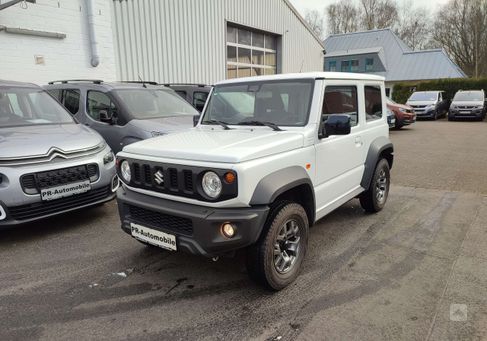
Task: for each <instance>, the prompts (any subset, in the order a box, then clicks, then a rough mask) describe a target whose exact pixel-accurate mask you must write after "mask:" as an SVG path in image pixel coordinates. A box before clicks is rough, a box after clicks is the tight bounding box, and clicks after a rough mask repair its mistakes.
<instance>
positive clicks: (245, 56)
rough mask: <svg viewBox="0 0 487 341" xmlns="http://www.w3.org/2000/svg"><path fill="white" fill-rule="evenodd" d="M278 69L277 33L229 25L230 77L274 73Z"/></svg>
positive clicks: (228, 60) (228, 64)
mask: <svg viewBox="0 0 487 341" xmlns="http://www.w3.org/2000/svg"><path fill="white" fill-rule="evenodd" d="M276 69H277V37H276V35H274V34H270V33H266V32H262V31H256V30H251V29H246V28H240V27H235V26H232V25H227V78H228V79H230V78H237V77H248V76H260V75H274V74H276Z"/></svg>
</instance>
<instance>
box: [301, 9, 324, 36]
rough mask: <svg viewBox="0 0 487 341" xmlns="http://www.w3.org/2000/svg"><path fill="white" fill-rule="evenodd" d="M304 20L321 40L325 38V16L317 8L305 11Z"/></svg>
mask: <svg viewBox="0 0 487 341" xmlns="http://www.w3.org/2000/svg"><path fill="white" fill-rule="evenodd" d="M304 20H306V22H307V23H308V25H309V26H310V27H311V29H312V30H313V31H314V32H315V33H316V35H318V37H320V38H321V39H322V40H323V39H324V38H325V37H324V35H325V18H324V16H323V15H322V14H321V13H320V12H319V11H317V10H312V11H306V14H305V16H304Z"/></svg>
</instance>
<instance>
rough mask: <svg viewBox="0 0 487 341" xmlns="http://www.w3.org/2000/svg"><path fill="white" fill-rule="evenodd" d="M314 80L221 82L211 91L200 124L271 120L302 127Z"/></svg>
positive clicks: (308, 106)
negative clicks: (222, 83)
mask: <svg viewBox="0 0 487 341" xmlns="http://www.w3.org/2000/svg"><path fill="white" fill-rule="evenodd" d="M313 85H314V80H311V79H303V80H284V81H272V82H271V81H260V82H252V83H250V82H249V83H237V84H224V85H219V86H216V87H215V89H214V90H213V93H212V95H211V97H210V98H209V102H208V104H207V109H206V111H205V114H204V115H205V116H204V118H203V120H202V123H203V124H205V123H207V122H210V121H213V120H216V121H222V122H224V123H226V124H231V125H237V124H241V125H245V124H246V123H249V124H251V123H252V122H256V121H259V122H270V123H274V124H276V125H281V126H295V127H298V126H304V125H306V123H307V121H308V115H309V111H310V106H311V98H312V92H313Z"/></svg>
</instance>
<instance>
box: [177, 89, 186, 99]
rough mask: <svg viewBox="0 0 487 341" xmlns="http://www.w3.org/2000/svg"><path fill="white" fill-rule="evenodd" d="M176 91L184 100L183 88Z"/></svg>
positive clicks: (184, 92)
mask: <svg viewBox="0 0 487 341" xmlns="http://www.w3.org/2000/svg"><path fill="white" fill-rule="evenodd" d="M176 93H177V94H178V95H179V96H181V97H182V98H183V99H184V100H186V91H183V90H176Z"/></svg>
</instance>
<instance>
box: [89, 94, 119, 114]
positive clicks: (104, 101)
mask: <svg viewBox="0 0 487 341" xmlns="http://www.w3.org/2000/svg"><path fill="white" fill-rule="evenodd" d="M86 102H87V103H86V109H87V112H88V115H90V116H91V118H93V119H94V120H96V121H100V111H107V112H108V113H109V114H111V115H113V116H117V109H116V107H115V104H113V102H112V101H111V99H110V97H108V96H107V95H106V94H104V93H103V92H100V91H88V95H87V99H86Z"/></svg>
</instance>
